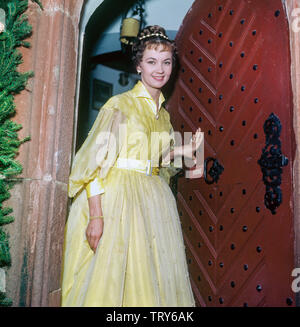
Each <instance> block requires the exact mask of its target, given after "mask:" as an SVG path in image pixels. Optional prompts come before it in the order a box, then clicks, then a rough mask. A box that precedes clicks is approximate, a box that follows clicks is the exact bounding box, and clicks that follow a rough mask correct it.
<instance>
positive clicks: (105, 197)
mask: <svg viewBox="0 0 300 327" xmlns="http://www.w3.org/2000/svg"><path fill="white" fill-rule="evenodd" d="M101 205H102V211H103V215H104V231H103V234H102V237H101V239H100V242H99V244H98V247H97V250H96V252H95V253H94V252H93V251H92V250H91V249H90V247H89V244H88V242H87V240H86V236H85V230H86V227H87V225H88V222H89V207H88V201H87V195H86V191H85V190H83V191H82V192H80V193H79V194H78V195H77V196H76V198H75V199H74V201H73V203H72V206H71V209H70V214H69V218H68V221H67V225H66V232H65V245H64V246H65V249H64V271H63V293H62V306H89V307H92V306H96V307H102V306H108V307H122V306H124V307H144V306H148V307H152V306H158V307H160V306H188V307H191V306H195V302H194V298H193V293H192V289H191V284H190V279H189V273H188V268H187V263H186V254H185V247H184V242H183V237H182V230H181V224H180V220H179V216H178V210H177V205H176V201H175V198H174V195H173V193H172V192H171V189H170V187H169V185H168V184H167V183H166V181H165V180H164V179H163V178H162V177H160V176H147V175H145V174H143V173H139V172H136V171H133V170H126V169H119V168H116V167H113V168H111V170H110V172H109V174H108V175H107V178H106V179H105V193H103V194H102V195H101Z"/></svg>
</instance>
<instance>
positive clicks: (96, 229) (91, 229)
mask: <svg viewBox="0 0 300 327" xmlns="http://www.w3.org/2000/svg"><path fill="white" fill-rule="evenodd" d="M88 202H89V213H90V217H98V216H103V212H102V207H101V195H100V194H98V195H94V196H92V197H90V198H88ZM103 227H104V220H103V218H96V219H90V221H89V224H88V226H87V229H86V238H87V241H88V243H89V245H90V247H91V249H92V250H93V251H94V252H96V249H97V246H98V243H99V241H100V238H101V236H102V234H103Z"/></svg>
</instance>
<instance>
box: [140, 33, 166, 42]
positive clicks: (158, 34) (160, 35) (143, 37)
mask: <svg viewBox="0 0 300 327" xmlns="http://www.w3.org/2000/svg"><path fill="white" fill-rule="evenodd" d="M152 36H159V37H162V38H163V39H166V40H169V41H170V39H169V38H168V37H167V36H166V35H164V34H162V33H152V34H148V35H144V36H141V37H139V40H143V39H147V38H150V37H152Z"/></svg>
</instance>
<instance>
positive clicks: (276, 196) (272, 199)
mask: <svg viewBox="0 0 300 327" xmlns="http://www.w3.org/2000/svg"><path fill="white" fill-rule="evenodd" d="M264 132H265V135H266V145H265V147H264V148H263V149H262V155H261V157H260V159H259V160H258V164H259V165H260V167H261V171H262V174H263V182H264V184H265V186H266V193H265V197H264V203H265V206H266V207H267V208H268V209H269V210H270V211H271V212H272V214H273V215H275V214H276V209H277V208H278V207H279V206H280V204H281V202H282V192H281V188H280V185H281V174H282V167H283V166H286V165H287V164H288V162H289V160H288V158H287V157H285V156H284V155H283V154H282V153H281V141H280V139H279V137H280V133H281V122H280V119H279V118H278V117H277V116H276V115H275V114H274V113H271V115H270V116H269V118H268V119H267V120H266V121H265V123H264Z"/></svg>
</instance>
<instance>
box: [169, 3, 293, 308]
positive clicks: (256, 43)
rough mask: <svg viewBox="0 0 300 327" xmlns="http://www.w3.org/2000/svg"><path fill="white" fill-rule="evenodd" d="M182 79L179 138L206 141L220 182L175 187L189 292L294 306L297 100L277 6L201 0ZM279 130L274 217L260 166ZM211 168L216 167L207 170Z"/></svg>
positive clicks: (183, 56) (182, 38)
mask: <svg viewBox="0 0 300 327" xmlns="http://www.w3.org/2000/svg"><path fill="white" fill-rule="evenodd" d="M177 45H178V51H179V59H180V64H181V68H180V72H179V77H178V80H177V82H176V84H175V90H174V92H173V95H172V97H171V99H170V101H169V103H168V110H169V111H170V112H171V117H172V123H173V125H174V128H175V130H177V131H181V132H185V131H186V132H188V131H191V130H193V131H195V130H196V128H197V127H198V126H200V127H201V129H202V131H203V132H204V133H205V158H208V157H212V158H216V159H217V160H218V162H219V163H220V164H221V165H222V166H223V167H224V171H223V172H222V174H221V175H220V176H219V180H218V182H217V183H216V182H214V183H212V184H208V183H206V181H205V180H204V179H203V178H201V179H195V180H187V179H184V178H179V180H178V195H177V203H178V209H179V213H180V215H181V220H182V227H183V232H184V238H185V244H186V253H187V258H188V262H189V269H190V275H191V280H192V286H193V290H194V294H195V298H196V301H197V304H198V305H199V306H287V305H295V300H294V294H293V292H292V290H291V282H292V277H291V272H292V270H293V268H294V245H293V244H294V229H293V199H292V164H293V156H294V148H293V146H294V138H293V129H292V93H291V92H292V91H291V81H290V52H289V36H288V23H287V18H286V15H285V11H284V8H283V6H282V2H281V0H247V1H246V0H209V1H208V0H196V1H195V2H194V4H193V6H192V8H191V10H190V11H189V12H188V14H187V16H186V17H185V19H184V21H183V24H182V26H181V29H180V31H179V33H178V36H177ZM271 113H274V114H275V115H276V116H277V117H278V118H279V120H280V123H281V128H282V129H281V134H280V138H279V139H280V141H281V151H282V154H283V155H284V156H286V157H287V158H288V160H289V162H288V165H287V166H284V167H283V168H282V175H281V178H282V183H281V185H280V189H281V191H282V203H281V205H280V206H279V207H278V208H277V209H276V213H275V212H274V214H272V213H271V210H269V209H268V208H267V207H266V205H265V203H264V196H265V193H266V186H265V184H264V182H263V178H262V176H263V175H262V171H261V166H260V164H259V163H258V160H259V159H260V157H261V155H262V150H263V148H264V147H265V145H266V134H265V132H264V129H263V126H264V123H265V121H266V120H267V119H268V118H269V116H270V114H271ZM210 164H211V162H210Z"/></svg>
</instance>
